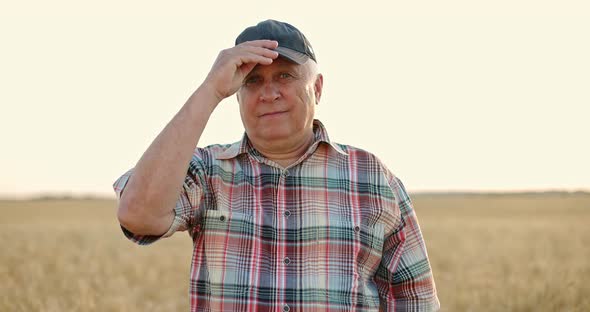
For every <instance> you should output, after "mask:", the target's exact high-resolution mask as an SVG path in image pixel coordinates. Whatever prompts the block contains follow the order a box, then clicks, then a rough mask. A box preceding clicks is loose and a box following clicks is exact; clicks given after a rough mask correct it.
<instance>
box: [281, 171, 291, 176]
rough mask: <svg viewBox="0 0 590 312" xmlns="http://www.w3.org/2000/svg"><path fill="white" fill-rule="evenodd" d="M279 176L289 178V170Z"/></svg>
mask: <svg viewBox="0 0 590 312" xmlns="http://www.w3.org/2000/svg"><path fill="white" fill-rule="evenodd" d="M281 174H282V175H283V177H288V176H289V170H285V171H283V172H282V173H281Z"/></svg>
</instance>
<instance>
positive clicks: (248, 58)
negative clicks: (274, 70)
mask: <svg viewBox="0 0 590 312" xmlns="http://www.w3.org/2000/svg"><path fill="white" fill-rule="evenodd" d="M274 58H276V57H267V56H264V55H260V54H258V53H253V52H246V53H244V54H243V55H241V57H240V63H241V64H247V63H255V64H263V65H269V64H272V61H273V59H274Z"/></svg>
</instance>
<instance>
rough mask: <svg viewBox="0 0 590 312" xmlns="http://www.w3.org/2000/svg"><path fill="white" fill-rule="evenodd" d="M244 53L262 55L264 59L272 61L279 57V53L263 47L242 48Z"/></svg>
mask: <svg viewBox="0 0 590 312" xmlns="http://www.w3.org/2000/svg"><path fill="white" fill-rule="evenodd" d="M242 51H247V52H249V53H253V54H257V55H262V56H264V57H268V58H272V59H275V58H277V57H278V56H279V53H278V52H277V51H274V50H271V49H267V48H261V47H242Z"/></svg>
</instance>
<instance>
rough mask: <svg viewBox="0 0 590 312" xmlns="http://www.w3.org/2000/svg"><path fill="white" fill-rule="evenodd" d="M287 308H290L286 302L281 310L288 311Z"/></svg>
mask: <svg viewBox="0 0 590 312" xmlns="http://www.w3.org/2000/svg"><path fill="white" fill-rule="evenodd" d="M289 310H291V308H290V307H289V305H288V304H286V305H284V306H283V311H285V312H289Z"/></svg>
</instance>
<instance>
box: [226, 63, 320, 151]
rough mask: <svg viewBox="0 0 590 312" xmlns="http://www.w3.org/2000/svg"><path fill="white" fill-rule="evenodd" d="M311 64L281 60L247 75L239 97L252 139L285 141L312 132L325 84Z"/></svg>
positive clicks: (260, 66)
mask: <svg viewBox="0 0 590 312" xmlns="http://www.w3.org/2000/svg"><path fill="white" fill-rule="evenodd" d="M310 62H313V61H311V60H310V61H308V62H307V63H306V64H303V65H298V64H296V63H293V62H290V61H288V60H286V59H284V58H282V57H279V58H277V59H275V60H274V62H273V63H272V64H271V65H257V66H256V67H255V68H254V69H253V70H252V71H251V72H250V73H249V74H248V76H246V78H245V79H244V82H243V84H242V86H241V87H240V89H239V90H238V93H237V97H238V102H239V103H240V115H241V117H242V123H243V124H244V128H246V132H247V133H248V137H249V138H251V139H253V140H264V141H272V140H281V139H286V138H290V137H292V136H296V137H304V134H305V133H306V131H311V130H312V128H313V118H314V112H315V104H316V103H317V102H316V101H319V98H320V96H321V91H322V82H323V81H322V77H321V75H318V74H317V73H316V70H315V66H314V65H315V64H310Z"/></svg>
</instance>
